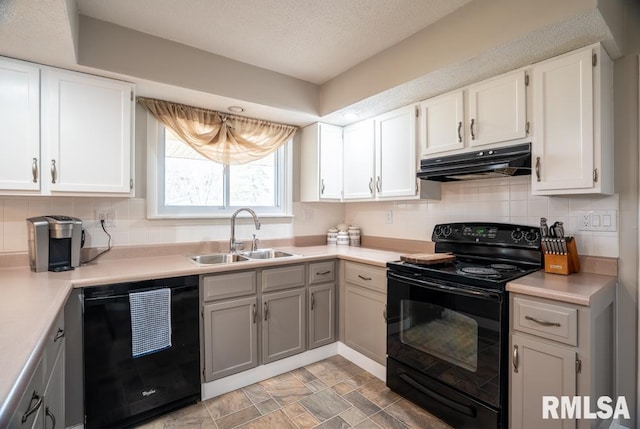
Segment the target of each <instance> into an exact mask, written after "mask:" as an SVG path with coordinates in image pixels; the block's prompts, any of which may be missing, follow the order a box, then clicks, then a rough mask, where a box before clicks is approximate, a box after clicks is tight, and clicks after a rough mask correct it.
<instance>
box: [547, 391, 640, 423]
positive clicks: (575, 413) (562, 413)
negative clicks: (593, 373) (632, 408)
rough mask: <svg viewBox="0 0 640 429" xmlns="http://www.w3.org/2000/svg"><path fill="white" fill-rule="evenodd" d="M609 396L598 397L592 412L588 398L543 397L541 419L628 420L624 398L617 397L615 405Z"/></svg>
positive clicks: (589, 398) (627, 410) (627, 408)
mask: <svg viewBox="0 0 640 429" xmlns="http://www.w3.org/2000/svg"><path fill="white" fill-rule="evenodd" d="M613 402H614V400H613V399H612V398H611V397H610V396H599V397H598V398H597V399H596V401H595V406H596V407H595V410H593V411H592V404H591V397H590V396H543V397H542V418H543V419H585V420H595V419H610V418H612V417H613V418H614V419H617V418H625V419H628V418H629V407H628V406H627V400H626V398H625V397H624V396H619V397H618V398H617V399H616V401H615V404H614V403H613Z"/></svg>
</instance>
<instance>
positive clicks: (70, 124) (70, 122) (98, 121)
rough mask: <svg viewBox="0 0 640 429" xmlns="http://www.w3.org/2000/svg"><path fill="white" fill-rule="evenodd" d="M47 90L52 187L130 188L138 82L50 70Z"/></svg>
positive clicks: (46, 164)
mask: <svg viewBox="0 0 640 429" xmlns="http://www.w3.org/2000/svg"><path fill="white" fill-rule="evenodd" d="M42 91H43V94H42V119H43V122H42V123H43V128H42V140H43V143H44V147H46V148H47V156H46V158H45V157H43V167H44V168H46V170H47V172H48V174H47V179H48V180H49V181H50V183H49V187H50V189H51V191H52V192H81V193H85V192H91V193H93V192H96V193H125V194H126V193H129V192H130V189H131V188H130V180H131V177H132V176H131V147H132V145H131V142H132V116H133V114H132V109H133V85H131V84H127V83H124V82H120V81H115V80H111V79H105V78H101V77H96V76H90V75H85V74H81V73H74V72H69V71H63V70H53V69H46V70H44V71H43V85H42Z"/></svg>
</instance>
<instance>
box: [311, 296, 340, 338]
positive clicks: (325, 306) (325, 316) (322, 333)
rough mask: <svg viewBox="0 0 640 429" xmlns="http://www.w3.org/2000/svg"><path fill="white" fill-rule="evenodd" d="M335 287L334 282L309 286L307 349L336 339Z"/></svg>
mask: <svg viewBox="0 0 640 429" xmlns="http://www.w3.org/2000/svg"><path fill="white" fill-rule="evenodd" d="M335 289H336V285H335V283H327V284H321V285H317V286H310V287H309V298H308V299H309V302H308V306H309V333H308V338H309V349H314V348H316V347H320V346H324V345H326V344H330V343H333V342H334V341H335V340H336V335H335V332H336V329H335V320H336V316H335Z"/></svg>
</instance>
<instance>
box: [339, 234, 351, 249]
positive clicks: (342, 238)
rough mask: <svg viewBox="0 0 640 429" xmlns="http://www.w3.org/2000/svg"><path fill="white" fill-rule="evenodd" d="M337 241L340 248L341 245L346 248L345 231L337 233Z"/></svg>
mask: <svg viewBox="0 0 640 429" xmlns="http://www.w3.org/2000/svg"><path fill="white" fill-rule="evenodd" d="M337 241H338V246H341V245H344V246H348V245H349V233H348V232H347V231H339V232H338V238H337Z"/></svg>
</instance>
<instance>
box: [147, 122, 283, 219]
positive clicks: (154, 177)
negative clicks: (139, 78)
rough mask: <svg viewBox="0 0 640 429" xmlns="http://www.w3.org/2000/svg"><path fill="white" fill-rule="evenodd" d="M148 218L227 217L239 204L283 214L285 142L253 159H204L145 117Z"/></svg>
mask: <svg viewBox="0 0 640 429" xmlns="http://www.w3.org/2000/svg"><path fill="white" fill-rule="evenodd" d="M148 118H149V119H148V124H149V127H148V130H149V136H148V137H149V156H148V163H147V165H148V169H149V172H148V173H149V174H148V180H147V189H148V195H147V197H148V217H150V218H163V217H170V218H177V217H185V218H188V217H191V218H195V217H228V216H229V215H230V214H231V213H233V211H235V210H236V209H237V208H239V207H251V208H253V209H254V210H255V211H256V212H257V213H258V214H259V215H261V216H265V215H266V216H269V215H272V216H288V215H290V213H289V207H290V205H291V204H290V201H291V196H290V192H289V189H290V186H289V183H290V176H291V174H290V170H291V162H290V160H289V154H290V152H291V151H290V148H289V146H290V144H291V142H288V143H286V144H284V145H283V146H282V147H281V148H280V149H278V150H277V151H276V152H273V153H272V154H270V155H268V156H266V157H265V158H262V159H260V160H257V161H253V162H251V163H248V164H241V165H230V166H228V165H223V164H218V163H216V162H213V161H211V160H209V159H206V158H204V157H203V156H201V155H200V154H199V153H197V152H196V151H195V150H194V149H192V148H191V147H190V146H188V145H186V144H184V143H183V142H182V141H180V140H179V139H178V137H176V136H175V135H174V134H173V133H172V132H171V130H169V129H168V128H165V127H164V126H163V125H162V124H160V123H159V122H158V121H157V120H156V119H155V118H153V117H152V116H151V115H149V116H148Z"/></svg>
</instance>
